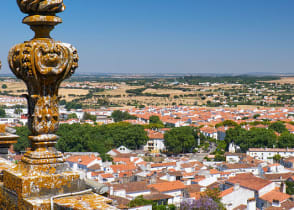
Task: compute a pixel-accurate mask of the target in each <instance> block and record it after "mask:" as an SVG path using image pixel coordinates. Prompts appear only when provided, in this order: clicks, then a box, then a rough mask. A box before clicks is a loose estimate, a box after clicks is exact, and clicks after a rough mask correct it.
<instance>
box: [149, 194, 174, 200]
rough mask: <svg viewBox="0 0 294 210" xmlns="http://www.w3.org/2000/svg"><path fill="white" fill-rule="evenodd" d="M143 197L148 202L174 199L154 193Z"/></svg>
mask: <svg viewBox="0 0 294 210" xmlns="http://www.w3.org/2000/svg"><path fill="white" fill-rule="evenodd" d="M143 197H144V198H145V199H146V200H151V201H159V200H163V199H169V198H173V196H170V195H166V194H162V193H152V194H149V195H144V196H143Z"/></svg>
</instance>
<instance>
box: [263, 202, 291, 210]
mask: <svg viewBox="0 0 294 210" xmlns="http://www.w3.org/2000/svg"><path fill="white" fill-rule="evenodd" d="M292 208H294V201H290V200H287V201H285V202H283V203H282V204H281V206H280V207H275V206H271V207H268V208H266V210H289V209H292Z"/></svg>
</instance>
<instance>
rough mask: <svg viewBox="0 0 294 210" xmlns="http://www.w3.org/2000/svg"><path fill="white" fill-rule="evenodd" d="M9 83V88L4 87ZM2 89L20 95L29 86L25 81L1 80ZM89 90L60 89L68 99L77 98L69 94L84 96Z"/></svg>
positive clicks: (0, 86)
mask: <svg viewBox="0 0 294 210" xmlns="http://www.w3.org/2000/svg"><path fill="white" fill-rule="evenodd" d="M4 84H5V85H7V88H5V89H3V88H2V85H4ZM0 91H1V92H4V91H10V92H9V93H10V94H13V95H17V96H20V95H22V94H25V93H27V88H26V86H25V84H24V83H23V82H18V81H17V82H16V81H0ZM88 92H89V91H88V90H85V89H65V88H60V90H59V95H60V96H61V97H62V98H64V99H66V100H68V101H71V100H73V99H75V98H76V97H72V96H69V95H70V94H75V95H77V96H82V95H87V94H88Z"/></svg>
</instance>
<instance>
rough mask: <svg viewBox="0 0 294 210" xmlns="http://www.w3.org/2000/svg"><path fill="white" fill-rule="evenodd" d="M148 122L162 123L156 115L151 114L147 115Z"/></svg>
mask: <svg viewBox="0 0 294 210" xmlns="http://www.w3.org/2000/svg"><path fill="white" fill-rule="evenodd" d="M149 123H151V124H163V123H162V122H161V120H160V119H159V117H158V116H156V115H152V116H150V117H149Z"/></svg>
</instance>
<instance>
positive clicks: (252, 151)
mask: <svg viewBox="0 0 294 210" xmlns="http://www.w3.org/2000/svg"><path fill="white" fill-rule="evenodd" d="M247 155H249V156H251V157H253V158H256V159H259V160H263V161H267V162H270V163H273V157H274V156H275V155H280V156H281V157H283V158H288V157H291V156H294V149H293V148H291V149H290V148H285V149H283V148H249V150H248V151H247Z"/></svg>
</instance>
